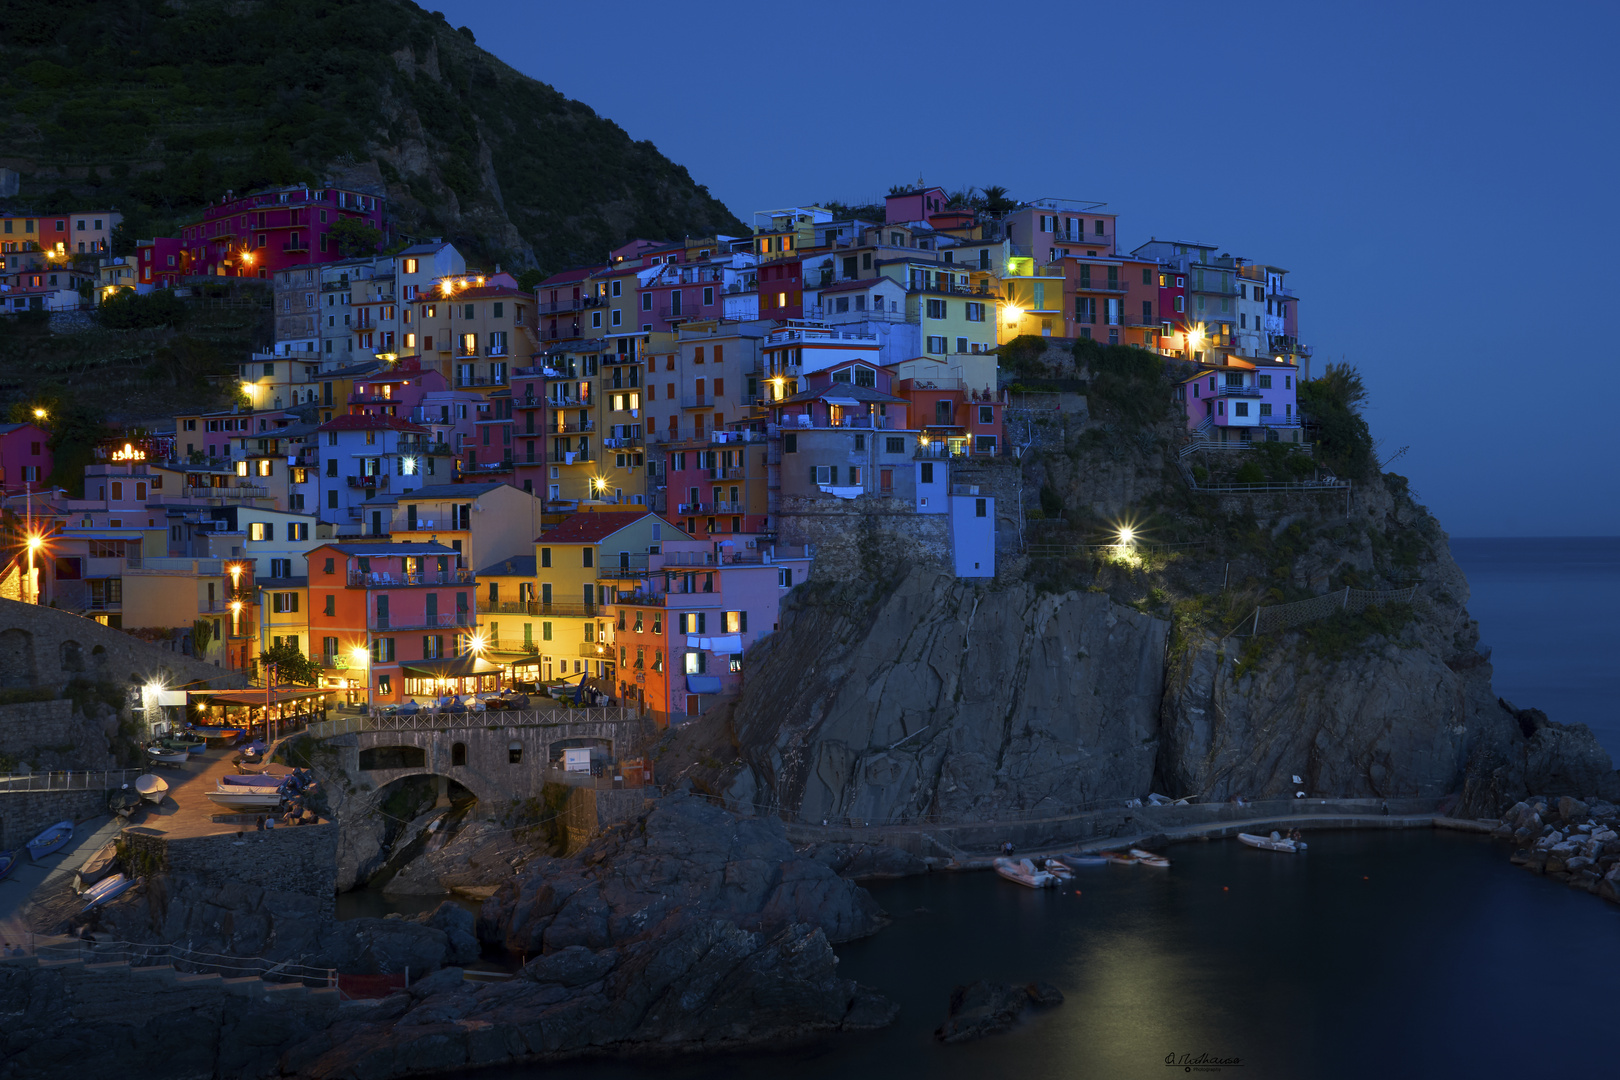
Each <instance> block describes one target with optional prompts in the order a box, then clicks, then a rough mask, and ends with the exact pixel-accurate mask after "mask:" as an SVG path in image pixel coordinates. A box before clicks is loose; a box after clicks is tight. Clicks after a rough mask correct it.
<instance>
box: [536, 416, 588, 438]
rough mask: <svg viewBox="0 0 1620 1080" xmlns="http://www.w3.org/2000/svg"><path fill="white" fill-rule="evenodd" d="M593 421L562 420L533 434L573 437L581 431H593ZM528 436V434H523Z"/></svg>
mask: <svg viewBox="0 0 1620 1080" xmlns="http://www.w3.org/2000/svg"><path fill="white" fill-rule="evenodd" d="M595 430H596V421H595V420H562V421H559V422H558V423H555V424H547V425H546V429H545V430H544V431H537V432H535V434H536V435H573V434H576V433H578V432H581V431H595ZM524 434H528V432H524Z"/></svg>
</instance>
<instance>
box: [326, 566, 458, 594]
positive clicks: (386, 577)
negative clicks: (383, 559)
mask: <svg viewBox="0 0 1620 1080" xmlns="http://www.w3.org/2000/svg"><path fill="white" fill-rule="evenodd" d="M477 583H478V578H477V575H475V574H474V573H473V571H471V570H469V569H467V568H466V567H458V568H456V569H453V570H421V571H417V572H416V573H414V574H408V573H405V572H404V571H401V572H400V573H397V574H396V573H394V572H393V571H391V570H350V571H349V582H348V587H349V588H351V589H388V588H398V587H400V586H403V585H476V584H477Z"/></svg>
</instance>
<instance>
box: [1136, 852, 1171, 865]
mask: <svg viewBox="0 0 1620 1080" xmlns="http://www.w3.org/2000/svg"><path fill="white" fill-rule="evenodd" d="M1131 854H1132V855H1134V856H1136V861H1137V862H1139V863H1141V864H1142V865H1143V866H1157V867H1159V868H1160V869H1163V868H1164V867H1167V866H1169V865H1170V860H1169V859H1167V858H1165V857H1164V856H1163V855H1155V854H1154V853H1153V852H1151V851H1144V850H1142V849H1141V848H1134V847H1133V848H1131Z"/></svg>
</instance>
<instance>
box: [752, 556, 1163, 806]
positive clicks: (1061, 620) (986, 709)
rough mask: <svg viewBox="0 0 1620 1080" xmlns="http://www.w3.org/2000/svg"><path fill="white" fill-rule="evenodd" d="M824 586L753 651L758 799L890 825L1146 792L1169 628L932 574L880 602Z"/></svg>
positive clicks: (1100, 606) (1099, 606) (1074, 597)
mask: <svg viewBox="0 0 1620 1080" xmlns="http://www.w3.org/2000/svg"><path fill="white" fill-rule="evenodd" d="M827 591H828V592H829V595H827V596H824V597H818V598H816V600H819V601H822V602H809V603H804V604H801V605H800V606H798V607H797V608H796V609H795V610H792V611H790V612H786V613H784V615H783V629H782V631H781V632H779V633H778V634H776V635H773V636H772V637H771V638H767V639H766V641H765V643H764V645H763V646H762V648H761V649H760V650H759V652H758V653H757V654H751V657H750V659H751V662H752V663H753V664H754V671H755V675H754V676H753V677H752V678H751V679H750V680H749V682H748V684H747V686H746V687H745V689H744V692H743V696H742V699H741V701H740V702H739V704H738V707H737V712H736V721H735V723H736V731H737V737H738V739H739V741H740V744H741V746H740V750H741V754H742V757H743V760H744V761H745V762H746V764H747V766H748V767H749V769H750V772H751V774H752V777H753V778H755V779H754V780H753V781H752V782H751V784H746V783H745V784H744V785H743V787H744V788H750V787H752V788H757V790H758V791H760V792H761V793H764V794H766V795H768V796H769V799H768V800H762V801H770V802H773V803H774V804H775V805H778V806H780V807H782V808H784V809H785V810H788V811H791V812H793V813H795V814H797V815H799V816H801V817H802V818H803V819H805V820H808V821H819V820H820V819H822V818H829V819H845V818H853V819H855V820H857V821H868V822H870V823H872V824H878V823H880V822H881V823H890V822H904V821H914V820H921V819H924V818H927V817H929V816H933V815H940V816H949V817H952V818H963V817H970V816H982V817H986V818H989V817H994V816H995V815H997V814H1002V813H1008V812H1028V811H1030V810H1037V809H1040V808H1053V809H1057V808H1061V807H1069V806H1075V805H1080V804H1084V803H1087V802H1091V801H1094V800H1098V799H1104V798H1112V797H1116V796H1117V797H1120V798H1130V797H1133V796H1136V795H1140V794H1143V793H1145V791H1146V790H1147V787H1148V786H1149V783H1150V781H1151V780H1152V777H1153V770H1154V764H1155V759H1156V757H1157V753H1158V741H1157V729H1158V713H1159V701H1160V698H1161V696H1162V693H1163V672H1164V647H1165V637H1166V634H1167V632H1168V630H1169V624H1168V623H1166V622H1165V621H1164V620H1162V619H1156V618H1152V617H1150V616H1147V615H1143V614H1141V613H1139V612H1136V611H1132V610H1130V609H1129V608H1125V607H1122V606H1120V605H1117V604H1114V603H1112V602H1110V600H1109V599H1108V597H1107V596H1106V595H1103V594H1100V593H1068V594H1065V595H1059V596H1053V595H1043V594H1040V593H1038V592H1036V590H1034V589H1033V588H1030V587H1029V586H1022V585H1020V586H1013V587H1010V588H1004V589H994V590H986V589H982V588H980V587H977V586H974V585H971V584H967V583H965V582H960V581H956V580H954V579H952V578H949V577H943V576H940V575H937V574H933V573H929V572H926V571H922V570H917V571H914V572H912V573H911V574H909V575H908V576H907V577H906V578H904V579H903V580H902V581H901V582H900V583H899V584H898V585H897V586H896V587H895V589H894V590H893V591H892V592H891V593H889V594H888V595H887V596H886V597H885V598H883V599H882V600H881V601H880V602H878V603H877V604H875V605H868V604H863V603H860V602H858V601H857V602H846V601H845V600H844V599H843V598H842V597H840V596H838V595H836V593H835V592H834V591H833V590H827Z"/></svg>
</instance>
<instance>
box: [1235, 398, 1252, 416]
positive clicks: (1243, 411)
mask: <svg viewBox="0 0 1620 1080" xmlns="http://www.w3.org/2000/svg"><path fill="white" fill-rule="evenodd" d="M1232 415H1233V416H1248V415H1249V403H1248V402H1247V401H1234V402H1233V403H1232Z"/></svg>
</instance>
